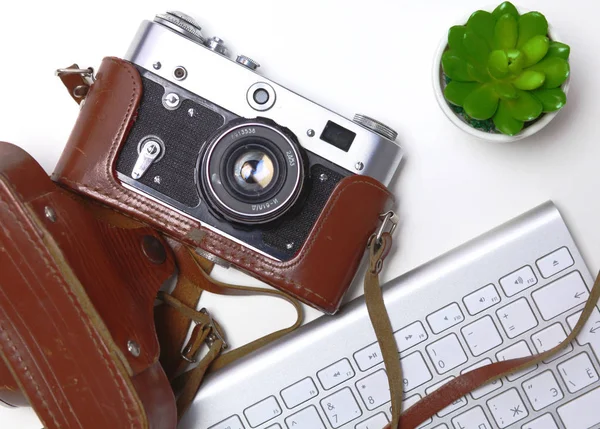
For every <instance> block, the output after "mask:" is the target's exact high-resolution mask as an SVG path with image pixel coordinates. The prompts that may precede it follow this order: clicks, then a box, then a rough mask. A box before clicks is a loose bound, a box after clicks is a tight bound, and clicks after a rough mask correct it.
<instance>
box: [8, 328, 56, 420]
mask: <svg viewBox="0 0 600 429" xmlns="http://www.w3.org/2000/svg"><path fill="white" fill-rule="evenodd" d="M0 331H1V335H2V338H3V342H6V343H8V347H9V348H10V349H11V350H12V353H13V355H14V356H15V357H16V358H17V360H18V361H19V367H20V370H21V371H22V372H23V373H25V375H26V377H27V378H28V379H29V381H30V383H31V385H32V386H33V388H34V389H35V393H36V395H37V396H38V397H39V398H40V399H41V400H42V406H43V407H44V408H45V409H46V411H47V412H48V414H49V415H50V418H51V419H52V422H53V423H54V425H55V426H57V427H58V426H59V424H58V421H57V420H56V416H55V415H54V413H53V412H52V411H51V410H50V406H49V405H48V402H47V401H46V398H44V394H43V393H42V391H41V390H40V386H39V384H38V383H36V381H35V380H34V378H33V376H32V375H31V372H29V369H28V368H27V365H26V364H25V362H23V358H22V357H21V355H20V354H19V351H18V350H17V347H16V346H15V344H14V343H13V341H12V340H11V338H10V336H9V335H8V332H7V331H6V328H5V327H4V324H3V323H2V321H1V320H0Z"/></svg>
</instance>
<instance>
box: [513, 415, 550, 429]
mask: <svg viewBox="0 0 600 429" xmlns="http://www.w3.org/2000/svg"><path fill="white" fill-rule="evenodd" d="M521 429H558V426H556V422H555V421H554V417H552V414H544V415H543V416H542V417H538V418H537V419H535V420H532V421H530V422H529V423H525V424H524V425H523V426H522V428H521Z"/></svg>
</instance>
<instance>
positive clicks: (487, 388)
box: [461, 359, 502, 399]
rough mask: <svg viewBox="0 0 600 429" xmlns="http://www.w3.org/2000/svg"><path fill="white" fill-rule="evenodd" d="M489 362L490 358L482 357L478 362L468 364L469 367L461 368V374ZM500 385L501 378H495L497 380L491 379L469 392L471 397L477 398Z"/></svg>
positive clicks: (498, 387)
mask: <svg viewBox="0 0 600 429" xmlns="http://www.w3.org/2000/svg"><path fill="white" fill-rule="evenodd" d="M491 363H492V360H491V359H484V360H482V361H481V362H478V363H476V364H475V365H473V366H470V367H469V368H465V369H463V370H462V371H461V374H466V373H467V372H469V371H473V370H474V369H477V368H481V367H482V366H486V365H489V364H491ZM501 387H502V380H500V379H497V380H494V381H492V382H491V383H488V384H486V385H484V386H481V387H479V388H477V389H475V390H473V391H472V392H471V396H472V397H473V399H479V398H482V397H484V396H485V395H487V394H489V393H491V392H493V391H495V390H498V389H500V388H501Z"/></svg>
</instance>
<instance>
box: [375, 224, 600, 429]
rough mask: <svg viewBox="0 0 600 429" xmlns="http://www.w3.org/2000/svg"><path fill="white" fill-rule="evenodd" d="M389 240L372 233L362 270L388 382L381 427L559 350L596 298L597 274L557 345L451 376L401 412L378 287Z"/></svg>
mask: <svg viewBox="0 0 600 429" xmlns="http://www.w3.org/2000/svg"><path fill="white" fill-rule="evenodd" d="M391 243H392V237H391V235H390V234H388V233H384V234H383V235H382V236H381V239H380V240H379V241H377V240H376V239H375V237H372V239H371V245H370V246H369V269H368V270H367V273H366V274H365V281H364V289H365V300H366V303H367V308H368V311H369V316H370V318H371V322H372V324H373V328H374V330H375V334H376V337H377V341H378V342H379V345H380V347H381V354H382V357H383V362H384V365H385V369H386V371H387V374H388V379H389V383H390V395H391V403H392V422H391V423H390V424H388V425H387V426H386V427H385V429H392V428H393V429H396V428H397V429H414V428H416V427H417V426H419V425H420V424H422V423H423V422H425V421H426V420H428V419H429V418H431V417H433V416H434V415H435V414H436V413H438V412H439V411H441V410H443V409H444V408H446V407H447V406H449V405H450V404H452V403H453V402H454V401H456V400H458V399H460V398H462V397H463V396H465V395H466V394H467V393H469V392H472V391H473V390H475V389H477V388H478V387H481V386H483V385H485V384H487V383H490V382H492V381H494V380H497V379H499V378H501V377H504V376H506V375H509V374H511V373H513V372H518V371H520V370H522V369H524V368H527V367H530V366H533V365H536V364H539V363H540V362H542V361H544V360H548V358H550V357H551V356H552V355H554V354H556V353H558V352H560V351H561V350H562V349H564V348H565V347H566V346H568V345H569V343H571V342H572V341H573V340H575V338H576V337H577V335H578V334H579V332H580V331H581V329H582V328H583V326H584V325H585V323H586V322H587V320H588V318H589V317H590V315H591V314H592V312H593V311H594V308H595V306H596V304H597V303H598V300H599V299H600V274H599V275H598V277H597V279H596V281H595V283H594V286H593V287H592V290H591V292H590V296H589V298H588V300H587V302H586V304H585V307H584V309H583V313H582V314H581V316H580V317H579V320H578V321H577V324H576V325H575V327H574V328H573V330H572V332H571V333H570V334H569V336H568V337H567V338H566V339H565V340H564V341H562V342H561V343H560V344H559V345H558V346H556V347H554V348H553V349H550V350H548V351H546V352H544V353H540V354H537V355H533V356H528V357H523V358H519V359H510V360H506V361H502V362H496V363H493V364H490V365H486V366H484V367H481V368H477V369H475V370H473V371H470V372H468V373H466V374H463V375H461V376H458V377H456V378H454V379H452V380H451V381H450V382H448V383H446V384H445V385H443V386H442V387H440V388H439V389H437V390H436V391H434V392H432V393H430V394H429V395H427V396H425V397H424V398H423V399H421V400H420V401H419V402H417V403H416V404H414V405H413V406H411V407H410V408H409V409H407V410H406V411H404V412H401V409H402V407H401V405H402V386H403V382H402V370H401V368H400V360H399V356H398V346H397V344H396V340H395V338H394V334H393V329H392V325H391V322H390V319H389V315H388V313H387V309H386V307H385V304H384V301H383V295H382V292H381V288H380V287H379V272H380V271H381V269H382V267H383V261H384V259H385V257H386V256H387V254H388V252H389V249H390V247H391Z"/></svg>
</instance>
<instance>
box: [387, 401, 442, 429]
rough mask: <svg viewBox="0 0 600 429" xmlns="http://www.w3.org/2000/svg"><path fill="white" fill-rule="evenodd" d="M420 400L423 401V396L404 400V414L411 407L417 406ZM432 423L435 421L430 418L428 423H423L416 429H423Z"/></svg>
mask: <svg viewBox="0 0 600 429" xmlns="http://www.w3.org/2000/svg"><path fill="white" fill-rule="evenodd" d="M420 400H421V395H413V396H411V397H410V398H406V399H404V400H403V401H402V410H401V412H402V413H403V412H404V411H406V410H408V409H409V408H410V407H412V406H413V405H415V404H416V403H417V402H419V401H420ZM391 412H392V408H391V407H390V413H391ZM432 421H433V419H432V418H429V419H427V420H426V421H424V422H423V423H421V424H420V425H419V426H417V428H416V429H421V428H422V427H424V426H427V425H428V424H429V423H431V422H432Z"/></svg>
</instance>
